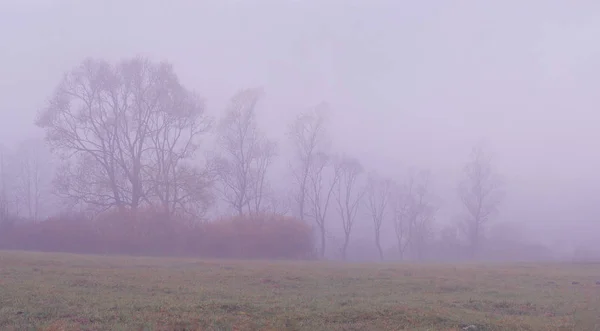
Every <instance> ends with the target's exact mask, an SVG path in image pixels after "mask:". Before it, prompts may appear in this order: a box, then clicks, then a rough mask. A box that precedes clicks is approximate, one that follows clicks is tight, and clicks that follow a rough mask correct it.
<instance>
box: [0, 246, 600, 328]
mask: <svg viewBox="0 0 600 331" xmlns="http://www.w3.org/2000/svg"><path fill="white" fill-rule="evenodd" d="M597 280H600V265H591V264H590V265H583V264H579V265H575V264H570V265H569V264H554V265H552V264H546V265H541V264H540V265H534V264H519V265H517V264H512V265H491V264H486V265H482V264H481V265H476V264H460V265H451V264H447V265H440V264H437V265H413V264H395V263H385V264H375V263H372V264H342V263H326V262H267V261H216V260H215V261H211V260H195V259H166V258H164V259H162V258H138V257H102V256H84V255H70V254H51V253H25V252H0V330H37V329H41V330H54V331H58V330H115V331H117V330H461V329H462V327H464V326H465V325H476V326H478V330H545V331H546V330H582V331H587V330H600V317H599V316H600V286H599V285H596V281H597ZM573 282H579V284H573Z"/></svg>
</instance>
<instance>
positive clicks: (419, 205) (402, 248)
mask: <svg viewBox="0 0 600 331" xmlns="http://www.w3.org/2000/svg"><path fill="white" fill-rule="evenodd" d="M433 198H434V197H433V196H432V194H431V191H430V174H429V172H427V171H420V172H418V173H415V172H413V171H411V172H410V173H409V176H408V179H407V181H406V182H405V184H404V185H401V186H400V185H397V184H396V185H394V195H393V204H394V230H395V234H396V240H397V243H398V252H399V254H400V258H401V259H402V258H404V256H405V254H406V251H407V249H408V248H410V249H411V252H412V253H413V254H414V255H415V256H416V258H417V259H422V258H423V255H424V251H425V248H426V245H427V242H428V240H429V239H430V238H431V235H432V223H433V221H434V219H435V213H436V211H437V208H436V207H435V204H434V201H433V200H434V199H433Z"/></svg>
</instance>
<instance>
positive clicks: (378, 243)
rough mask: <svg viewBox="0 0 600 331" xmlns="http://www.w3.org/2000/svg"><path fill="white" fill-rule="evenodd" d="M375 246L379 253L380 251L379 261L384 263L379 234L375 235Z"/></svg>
mask: <svg viewBox="0 0 600 331" xmlns="http://www.w3.org/2000/svg"><path fill="white" fill-rule="evenodd" d="M375 245H377V251H379V260H381V261H383V250H382V249H381V241H380V240H379V233H376V234H375Z"/></svg>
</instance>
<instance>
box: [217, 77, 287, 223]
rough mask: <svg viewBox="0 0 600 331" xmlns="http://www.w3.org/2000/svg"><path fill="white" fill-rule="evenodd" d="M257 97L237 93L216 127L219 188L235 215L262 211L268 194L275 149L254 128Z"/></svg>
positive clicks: (250, 92)
mask: <svg viewBox="0 0 600 331" xmlns="http://www.w3.org/2000/svg"><path fill="white" fill-rule="evenodd" d="M261 96H262V90H261V89H257V88H254V89H245V90H242V91H240V92H238V93H237V94H236V95H234V96H233V98H232V99H231V103H230V106H229V108H228V109H227V112H226V113H225V117H224V118H223V119H222V121H221V123H220V126H219V136H218V142H219V145H220V147H221V151H222V153H223V154H222V155H221V156H219V157H218V158H217V159H216V164H217V172H218V176H219V179H220V182H221V183H220V185H219V188H220V191H221V195H222V198H223V200H224V201H225V202H226V203H227V204H228V205H230V206H231V208H233V210H234V211H235V212H236V213H237V214H239V215H242V214H244V213H245V212H248V213H256V212H260V211H263V210H264V209H265V208H266V206H265V203H266V202H267V201H266V200H267V198H268V196H267V195H268V194H269V193H270V192H269V190H270V187H269V183H268V181H267V179H268V177H267V174H268V170H269V168H270V166H271V164H272V163H273V160H274V158H275V156H276V155H277V149H276V147H277V146H276V144H275V142H273V141H271V140H269V139H267V137H266V136H265V134H264V133H263V132H262V131H261V130H260V129H259V128H258V124H257V121H256V111H255V108H256V104H257V103H258V101H259V99H260V98H261Z"/></svg>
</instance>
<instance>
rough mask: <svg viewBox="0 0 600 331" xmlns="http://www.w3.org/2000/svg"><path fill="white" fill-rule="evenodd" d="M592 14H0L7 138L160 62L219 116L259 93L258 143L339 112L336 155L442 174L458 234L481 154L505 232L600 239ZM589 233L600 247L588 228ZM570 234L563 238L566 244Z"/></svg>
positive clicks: (320, 5) (588, 7) (218, 8)
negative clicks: (79, 96) (70, 95)
mask: <svg viewBox="0 0 600 331" xmlns="http://www.w3.org/2000/svg"><path fill="white" fill-rule="evenodd" d="M598 36H600V2H598V1H583V0H582V1H558V0H545V1H543V0H530V1H458V0H453V1H442V0H438V1H399V0H396V1H393V0H390V1H366V0H363V1H357V0H355V1H342V0H337V1H333V0H331V1H327V0H325V1H316V0H312V1H308V0H307V1H291V0H287V1H286V0H283V1H282V0H270V1H267V0H264V1H261V0H256V1H250V0H248V1H241V0H239V1H226V0H219V1H217V0H213V1H191V0H190V1H176V0H173V1H158V0H153V1H141V0H140V1H136V0H119V1H116V0H103V1H100V0H94V1H92V0H90V1H77V0H70V1H69V0H56V1H51V0H37V1H35V0H4V1H1V2H0V45H1V47H2V48H1V51H0V77H1V78H0V139H1V140H2V141H3V142H4V143H5V144H10V143H12V142H14V141H17V140H19V139H22V138H26V137H27V136H30V135H33V134H39V132H37V129H35V128H34V126H33V125H32V121H33V119H34V116H35V113H36V111H37V109H39V108H40V107H42V106H43V105H44V102H45V100H46V98H48V97H49V96H50V95H51V93H52V90H53V88H54V87H55V86H56V84H57V83H58V81H59V80H60V78H61V75H62V74H63V73H64V72H65V71H66V70H69V69H70V68H72V67H73V66H75V65H77V64H78V63H80V62H81V60H83V59H84V58H85V57H87V56H94V57H103V58H109V59H115V60H116V59H120V58H123V57H131V56H135V55H144V56H148V57H149V58H151V59H153V60H168V61H170V62H172V63H173V64H174V66H175V69H176V71H177V72H178V74H179V76H180V78H181V79H182V81H183V82H184V83H185V84H186V85H187V86H188V87H190V88H193V89H195V90H197V91H198V92H199V93H200V94H201V95H203V96H204V97H206V99H207V102H208V106H209V107H210V109H211V111H212V112H214V113H215V114H218V112H219V110H220V109H222V107H223V106H224V104H225V101H226V99H227V98H228V97H229V96H231V95H232V94H233V93H234V92H235V91H236V90H237V89H239V88H244V87H251V86H258V85H259V86H263V87H264V88H265V90H266V93H267V94H266V99H265V100H264V103H263V108H262V113H261V116H262V120H263V123H264V126H265V128H267V130H268V131H269V133H270V134H271V135H273V137H280V136H281V135H282V134H283V130H284V129H285V126H284V125H283V124H284V123H286V122H287V121H289V120H290V119H291V118H292V117H293V116H294V115H295V114H296V113H298V112H299V111H301V110H302V109H305V108H307V107H310V106H311V105H314V104H316V103H318V102H320V101H323V100H325V101H328V102H329V103H330V104H331V106H332V112H333V114H332V116H333V118H332V125H331V134H332V136H333V138H334V140H335V144H336V146H337V147H338V148H339V149H342V150H345V151H347V152H349V153H352V154H355V155H356V156H358V157H360V158H361V159H362V160H363V161H364V163H365V165H366V166H368V167H369V168H374V169H376V170H378V171H380V172H383V173H388V174H396V173H400V174H402V173H404V169H405V168H406V167H408V166H413V165H414V166H422V167H428V168H430V169H431V170H432V171H434V173H435V174H436V179H437V182H438V186H439V187H440V188H439V189H440V191H441V192H442V193H441V194H442V195H443V196H444V200H445V208H446V216H444V218H446V219H448V218H451V217H452V215H453V213H454V211H453V209H454V208H455V207H454V204H455V202H456V201H454V200H452V199H454V198H453V197H452V195H453V193H454V187H455V184H456V180H457V179H456V175H457V172H458V171H459V170H460V167H461V164H462V163H463V162H464V160H465V159H466V157H467V155H468V152H469V149H470V147H471V145H473V144H474V143H476V142H477V141H479V140H482V139H483V140H485V141H486V142H487V143H488V144H489V145H490V146H491V147H492V149H493V152H494V158H495V163H496V166H497V167H498V170H499V171H501V172H502V174H503V175H504V177H505V178H506V180H507V201H506V206H505V209H504V210H503V213H502V215H501V217H502V219H504V220H512V221H526V222H528V224H530V226H531V227H533V228H534V229H536V230H537V229H539V230H540V231H547V233H552V234H558V233H563V234H564V233H566V232H564V231H565V230H564V229H566V228H571V227H573V228H572V229H570V230H569V231H572V232H569V233H572V235H573V236H576V237H577V236H585V235H588V236H590V238H591V234H593V231H595V233H600V230H599V229H600V217H599V215H600V206H598V205H599V202H600V201H599V198H600V189H599V184H600V174H599V173H598V169H600V149H599V148H598V145H599V144H598V142H599V141H600V130H598V127H599V126H600V112H599V110H600V94H599V93H598V89H599V87H600V84H599V83H600V79H599V78H598V76H599V74H600V43H598ZM592 229H593V231H590V230H592ZM559 231H561V232H559Z"/></svg>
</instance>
